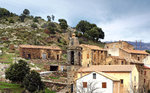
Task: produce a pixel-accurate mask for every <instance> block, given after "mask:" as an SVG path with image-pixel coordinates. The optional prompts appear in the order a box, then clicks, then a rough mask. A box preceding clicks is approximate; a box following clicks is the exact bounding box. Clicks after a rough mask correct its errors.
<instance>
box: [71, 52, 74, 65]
mask: <svg viewBox="0 0 150 93" xmlns="http://www.w3.org/2000/svg"><path fill="white" fill-rule="evenodd" d="M71 65H74V51H71Z"/></svg>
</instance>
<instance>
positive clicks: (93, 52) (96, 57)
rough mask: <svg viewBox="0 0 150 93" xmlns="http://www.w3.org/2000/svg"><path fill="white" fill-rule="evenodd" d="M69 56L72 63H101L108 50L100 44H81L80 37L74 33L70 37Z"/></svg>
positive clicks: (86, 64)
mask: <svg viewBox="0 0 150 93" xmlns="http://www.w3.org/2000/svg"><path fill="white" fill-rule="evenodd" d="M67 57H68V63H69V64H71V65H79V66H90V65H99V64H102V63H103V61H105V59H106V57H107V51H106V50H105V49H103V48H100V47H99V46H95V45H86V44H79V41H78V38H77V37H75V34H73V35H72V37H71V38H70V43H69V47H68V50H67Z"/></svg>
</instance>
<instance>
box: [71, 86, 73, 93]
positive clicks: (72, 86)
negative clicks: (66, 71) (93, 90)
mask: <svg viewBox="0 0 150 93" xmlns="http://www.w3.org/2000/svg"><path fill="white" fill-rule="evenodd" d="M71 93H73V84H71Z"/></svg>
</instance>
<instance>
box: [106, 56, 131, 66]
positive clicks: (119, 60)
mask: <svg viewBox="0 0 150 93" xmlns="http://www.w3.org/2000/svg"><path fill="white" fill-rule="evenodd" d="M129 64H130V63H129V62H128V61H127V60H126V59H125V58H124V57H120V56H108V57H107V58H106V62H105V63H104V65H129Z"/></svg>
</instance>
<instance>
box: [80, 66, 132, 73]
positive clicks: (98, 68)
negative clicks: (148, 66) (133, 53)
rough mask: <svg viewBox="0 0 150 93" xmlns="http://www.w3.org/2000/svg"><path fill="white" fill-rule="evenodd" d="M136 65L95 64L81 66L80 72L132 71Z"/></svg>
mask: <svg viewBox="0 0 150 93" xmlns="http://www.w3.org/2000/svg"><path fill="white" fill-rule="evenodd" d="M134 67H135V65H93V66H90V67H85V68H80V69H79V70H78V72H93V71H95V72H131V71H132V70H133V68H134Z"/></svg>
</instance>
